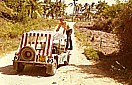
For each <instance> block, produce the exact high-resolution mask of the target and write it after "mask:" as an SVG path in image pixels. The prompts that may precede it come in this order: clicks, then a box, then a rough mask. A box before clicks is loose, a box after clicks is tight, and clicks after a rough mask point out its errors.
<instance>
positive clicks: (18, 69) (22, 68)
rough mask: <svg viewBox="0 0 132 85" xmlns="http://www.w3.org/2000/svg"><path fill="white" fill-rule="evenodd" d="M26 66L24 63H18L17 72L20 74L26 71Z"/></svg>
mask: <svg viewBox="0 0 132 85" xmlns="http://www.w3.org/2000/svg"><path fill="white" fill-rule="evenodd" d="M24 67H25V66H24V65H23V64H22V63H18V65H17V69H16V71H17V72H18V73H19V72H22V71H23V70H24Z"/></svg>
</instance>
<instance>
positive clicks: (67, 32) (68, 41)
mask: <svg viewBox="0 0 132 85" xmlns="http://www.w3.org/2000/svg"><path fill="white" fill-rule="evenodd" d="M71 34H72V30H68V31H66V35H67V42H66V49H68V46H69V43H70V48H69V50H72V48H73V47H72V40H71Z"/></svg>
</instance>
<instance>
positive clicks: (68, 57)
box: [64, 55, 70, 65]
mask: <svg viewBox="0 0 132 85" xmlns="http://www.w3.org/2000/svg"><path fill="white" fill-rule="evenodd" d="M69 60H70V55H68V56H67V61H64V65H68V64H69Z"/></svg>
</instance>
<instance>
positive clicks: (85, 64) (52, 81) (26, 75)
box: [0, 23, 122, 85]
mask: <svg viewBox="0 0 132 85" xmlns="http://www.w3.org/2000/svg"><path fill="white" fill-rule="evenodd" d="M69 24H70V25H71V26H72V25H73V24H74V23H69ZM72 38H73V43H74V46H73V47H74V48H73V50H72V51H71V52H70V53H71V57H70V64H69V65H68V66H61V67H59V68H58V69H57V72H56V74H55V75H54V76H47V75H46V74H45V69H44V68H41V67H31V66H28V67H26V68H25V69H24V71H23V72H22V73H19V74H17V73H16V72H15V71H14V70H13V66H12V60H13V57H14V53H15V52H12V53H11V54H7V55H6V56H5V57H2V58H1V59H0V85H122V84H120V83H118V82H116V81H115V80H113V79H111V78H108V77H105V76H104V75H105V74H104V72H103V71H101V70H99V69H97V68H96V67H95V66H94V65H93V64H94V63H93V62H90V61H88V60H87V59H86V58H85V56H84V55H83V54H82V53H83V50H82V49H81V48H80V47H79V46H78V44H77V43H76V38H75V37H74V35H73V36H72Z"/></svg>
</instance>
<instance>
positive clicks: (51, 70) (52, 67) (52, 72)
mask: <svg viewBox="0 0 132 85" xmlns="http://www.w3.org/2000/svg"><path fill="white" fill-rule="evenodd" d="M56 70H57V61H56V60H54V62H53V63H52V64H51V65H48V66H47V69H46V73H47V74H48V75H51V76H53V75H55V73H56Z"/></svg>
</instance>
